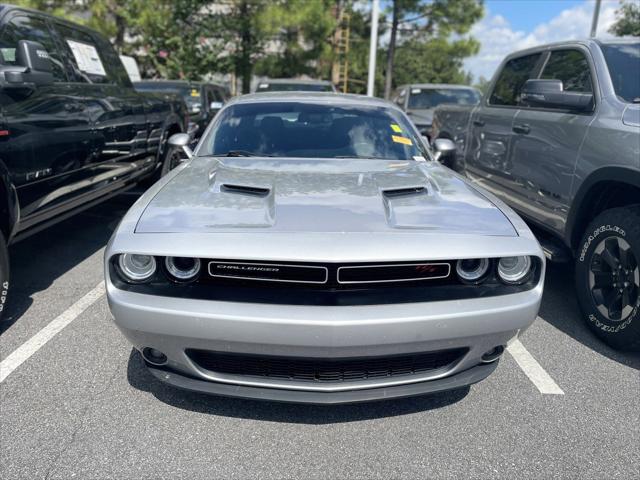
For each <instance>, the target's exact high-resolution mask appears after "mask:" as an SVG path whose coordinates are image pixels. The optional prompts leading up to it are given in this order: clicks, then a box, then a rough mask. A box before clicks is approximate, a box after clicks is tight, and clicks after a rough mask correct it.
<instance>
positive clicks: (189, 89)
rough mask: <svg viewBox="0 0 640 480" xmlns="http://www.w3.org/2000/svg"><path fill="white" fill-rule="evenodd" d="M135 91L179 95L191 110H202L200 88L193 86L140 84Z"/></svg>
mask: <svg viewBox="0 0 640 480" xmlns="http://www.w3.org/2000/svg"><path fill="white" fill-rule="evenodd" d="M135 89H136V90H138V91H139V92H155V93H172V94H175V95H179V96H181V97H182V99H183V100H184V103H186V104H187V107H188V108H189V110H191V111H193V110H200V106H201V103H200V88H198V87H197V86H191V85H163V84H162V83H160V82H158V83H157V84H149V83H138V84H136V85H135Z"/></svg>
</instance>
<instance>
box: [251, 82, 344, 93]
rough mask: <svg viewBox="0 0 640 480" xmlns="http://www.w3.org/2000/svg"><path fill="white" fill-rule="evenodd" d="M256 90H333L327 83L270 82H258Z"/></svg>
mask: <svg viewBox="0 0 640 480" xmlns="http://www.w3.org/2000/svg"><path fill="white" fill-rule="evenodd" d="M256 92H333V88H332V87H331V85H329V84H326V83H279V82H278V83H268V82H263V83H259V84H258V88H257V89H256Z"/></svg>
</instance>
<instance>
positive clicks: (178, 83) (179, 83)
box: [133, 79, 226, 88]
mask: <svg viewBox="0 0 640 480" xmlns="http://www.w3.org/2000/svg"><path fill="white" fill-rule="evenodd" d="M133 84H134V85H166V86H168V87H191V86H194V85H198V86H201V85H213V86H215V87H221V88H226V87H225V86H224V85H222V84H220V83H215V82H204V81H201V80H198V81H192V80H164V79H149V80H138V81H136V82H133Z"/></svg>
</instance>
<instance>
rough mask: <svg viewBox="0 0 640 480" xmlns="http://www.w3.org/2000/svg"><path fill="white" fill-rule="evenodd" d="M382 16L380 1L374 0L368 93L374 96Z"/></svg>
mask: <svg viewBox="0 0 640 480" xmlns="http://www.w3.org/2000/svg"><path fill="white" fill-rule="evenodd" d="M379 17H380V1H379V0H373V5H372V6H371V40H370V42H369V77H368V78H367V95H368V96H369V97H373V93H374V92H373V85H374V83H375V79H376V54H377V51H378V19H379Z"/></svg>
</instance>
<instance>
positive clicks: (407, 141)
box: [391, 135, 413, 145]
mask: <svg viewBox="0 0 640 480" xmlns="http://www.w3.org/2000/svg"><path fill="white" fill-rule="evenodd" d="M391 140H393V141H394V142H396V143H402V144H403V145H413V143H411V139H409V138H405V137H399V136H398V135H391Z"/></svg>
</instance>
